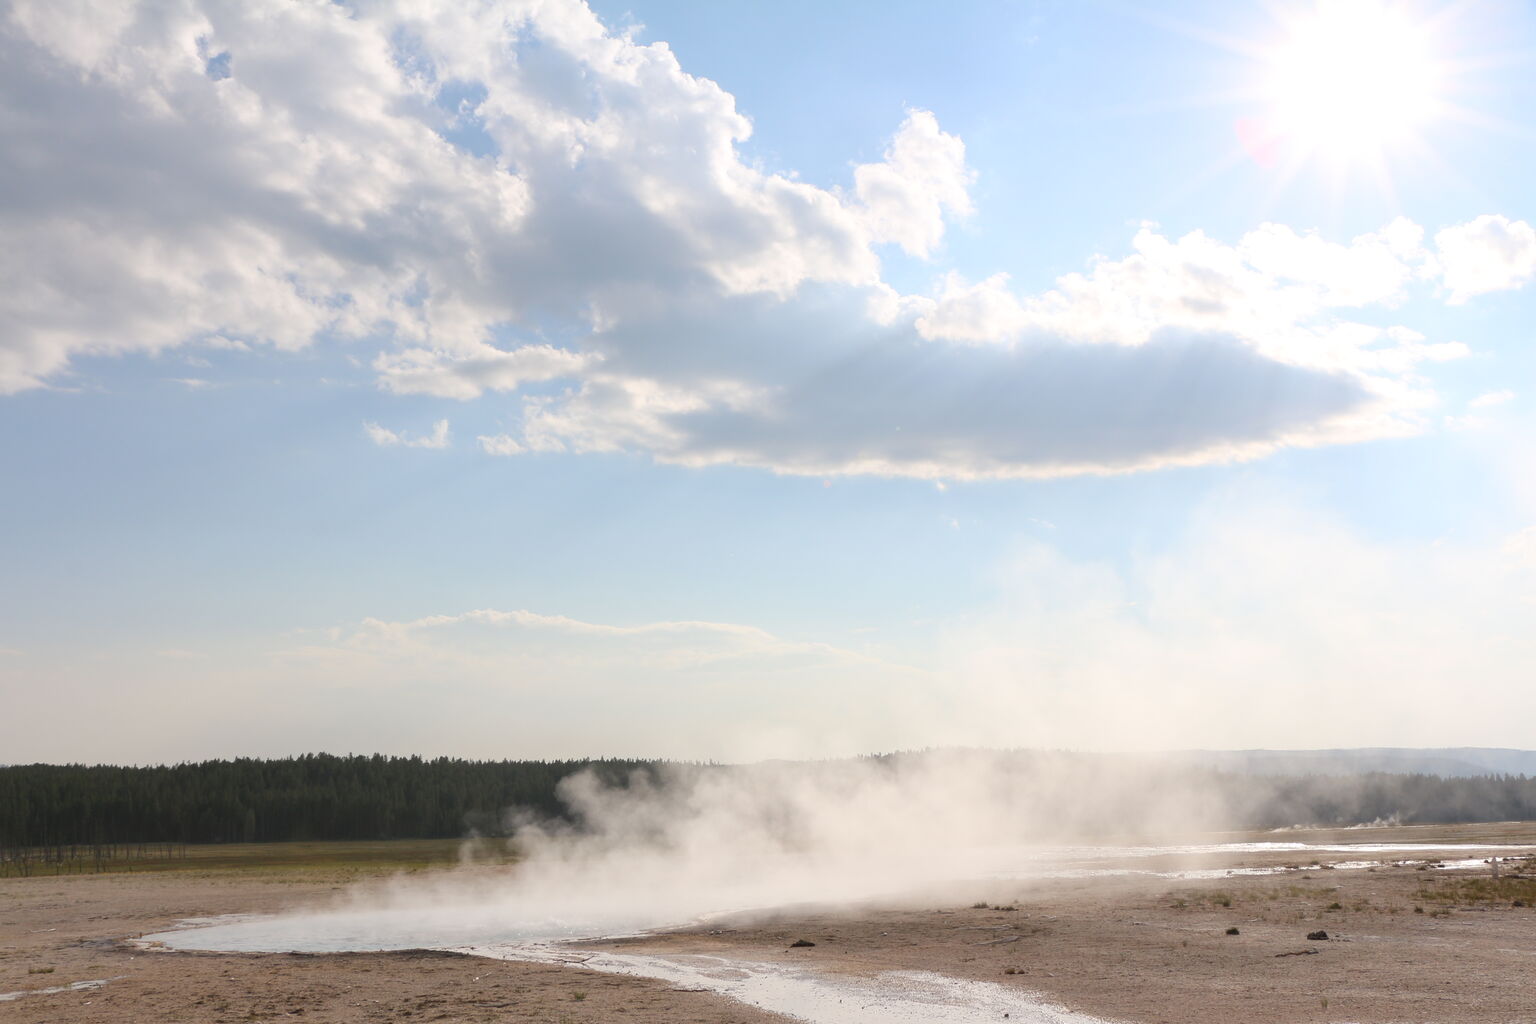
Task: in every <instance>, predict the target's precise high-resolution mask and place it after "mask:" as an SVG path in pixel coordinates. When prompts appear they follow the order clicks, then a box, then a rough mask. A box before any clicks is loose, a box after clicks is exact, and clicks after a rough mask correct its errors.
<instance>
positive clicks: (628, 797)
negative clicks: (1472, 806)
mask: <svg viewBox="0 0 1536 1024" xmlns="http://www.w3.org/2000/svg"><path fill="white" fill-rule="evenodd" d="M1210 778H1211V775H1210V774H1209V773H1192V772H1190V771H1188V770H1185V769H1180V768H1178V767H1176V766H1171V765H1162V764H1160V763H1158V762H1155V761H1153V760H1151V759H1149V758H1144V757H1137V758H1106V757H1087V756H1077V755H1068V754H1050V755H1042V754H1023V753H999V752H987V751H938V752H927V753H922V754H905V755H892V756H888V757H873V758H863V759H859V760H852V761H829V762H811V763H804V762H772V763H765V764H757V765H750V766H697V765H694V766H687V765H682V766H679V765H666V766H658V767H655V768H653V769H648V770H641V771H638V772H636V773H634V774H633V775H631V776H630V777H629V778H628V779H626V780H624V781H623V782H620V783H617V784H610V783H606V782H604V781H603V780H601V779H600V778H599V777H598V776H597V775H596V774H594V773H592V772H590V771H589V772H584V773H580V774H577V775H574V776H571V777H570V778H568V779H566V780H565V782H564V783H562V785H561V789H560V795H561V797H562V799H563V800H564V802H565V803H566V805H567V807H568V808H569V817H568V819H566V820H561V821H533V820H522V821H521V822H518V823H516V827H515V831H514V835H513V838H512V839H511V842H512V843H513V844H514V846H515V848H516V850H517V852H518V855H519V860H518V863H516V864H515V865H513V866H512V867H510V868H504V869H490V868H485V869H474V870H464V871H456V872H447V873H443V874H441V875H437V876H434V877H432V878H429V879H425V880H421V879H415V878H401V879H397V880H395V881H394V882H392V883H391V884H389V885H387V886H384V887H382V888H374V889H371V890H367V891H362V892H360V893H358V894H355V895H352V896H349V897H348V899H347V902H346V903H345V904H344V905H343V906H341V907H338V908H336V909H335V910H334V911H331V912H328V913H325V914H317V915H306V917H305V919H304V920H305V921H306V922H307V925H306V927H308V928H310V929H315V930H318V931H319V932H326V933H328V934H329V935H330V938H323V937H319V936H318V935H316V936H312V938H313V941H310V942H309V943H308V948H385V947H397V946H427V945H435V946H443V945H467V944H472V943H485V942H493V941H498V940H500V941H513V940H519V939H529V938H552V937H559V936H590V935H601V934H616V933H623V932H628V931H635V930H639V929H644V928H650V927H661V926H665V925H675V924H682V923H686V922H688V921H691V920H693V919H696V918H697V917H699V916H700V915H703V914H707V913H709V912H713V911H724V910H743V909H750V908H764V907H772V906H779V905H783V904H788V903H798V902H827V903H836V902H842V901H848V900H854V899H860V898H865V897H872V896H880V895H890V896H897V895H901V894H904V893H907V892H910V891H912V890H915V889H918V888H919V887H921V886H923V885H925V884H930V883H942V882H946V881H958V880H966V879H972V878H978V877H986V876H988V875H994V874H997V873H1007V874H1009V875H1012V876H1018V875H1019V874H1020V872H1021V871H1023V872H1027V869H1028V863H1029V856H1030V854H1029V850H1028V847H1029V846H1030V845H1032V844H1034V845H1038V844H1042V843H1053V842H1061V841H1065V840H1080V839H1084V838H1088V837H1094V838H1099V839H1108V840H1111V841H1114V842H1125V841H1134V840H1136V839H1138V838H1144V837H1148V836H1151V835H1167V834H1169V833H1171V832H1174V831H1182V830H1189V829H1195V828H1210V827H1213V826H1214V825H1216V824H1218V823H1219V822H1220V821H1221V820H1222V817H1223V815H1222V808H1221V804H1220V801H1219V800H1217V799H1215V798H1214V796H1213V792H1214V790H1210V789H1206V788H1204V787H1200V786H1198V785H1197V783H1196V780H1199V779H1205V780H1209V779H1210ZM512 814H513V815H514V817H516V815H517V814H518V812H516V811H515V810H514V811H513V812H512ZM258 944H259V943H258ZM208 945H209V947H210V948H217V947H216V944H215V943H214V942H213V941H210V942H209V943H208ZM272 945H274V946H283V947H284V948H289V947H291V946H292V943H291V942H278V941H277V940H276V939H274V940H273V942H272ZM242 948H252V946H251V945H250V944H249V943H248V942H247V943H246V944H245V945H243V946H242Z"/></svg>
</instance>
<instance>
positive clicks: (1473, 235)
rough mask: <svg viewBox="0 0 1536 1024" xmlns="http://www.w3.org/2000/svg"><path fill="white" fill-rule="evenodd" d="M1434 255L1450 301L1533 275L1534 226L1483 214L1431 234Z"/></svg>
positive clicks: (1535, 273)
mask: <svg viewBox="0 0 1536 1024" xmlns="http://www.w3.org/2000/svg"><path fill="white" fill-rule="evenodd" d="M1435 248H1436V250H1437V254H1436V259H1437V260H1438V262H1439V265H1440V271H1441V273H1442V275H1443V277H1444V281H1445V286H1446V288H1448V289H1450V296H1449V301H1450V302H1451V303H1452V304H1457V303H1462V302H1466V301H1467V300H1468V299H1469V298H1471V297H1472V296H1474V295H1482V294H1483V293H1485V292H1495V291H1504V290H1506V289H1510V288H1518V287H1520V286H1521V285H1523V284H1525V283H1527V282H1528V281H1530V280H1531V279H1532V278H1536V228H1532V227H1531V225H1530V224H1527V223H1526V222H1525V221H1523V220H1517V221H1511V220H1510V219H1509V218H1508V217H1503V216H1500V215H1498V214H1485V215H1484V216H1481V217H1478V218H1477V219H1475V220H1473V221H1470V222H1468V223H1466V224H1458V225H1456V226H1454V227H1449V228H1446V229H1445V230H1443V231H1440V232H1438V233H1436V235H1435Z"/></svg>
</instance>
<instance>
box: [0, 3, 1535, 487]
mask: <svg viewBox="0 0 1536 1024" xmlns="http://www.w3.org/2000/svg"><path fill="white" fill-rule="evenodd" d="M0 121H3V123H4V124H5V126H6V137H7V146H6V147H5V149H4V152H3V153H0V196H3V197H4V199H3V200H0V243H3V244H0V281H4V282H5V284H4V285H3V286H0V391H16V390H21V389H25V388H29V387H38V386H49V385H57V384H58V383H59V382H61V381H63V380H65V379H66V378H67V376H68V374H69V373H70V372H71V370H72V368H73V367H74V366H75V364H76V362H77V361H78V359H79V358H80V357H81V356H84V355H89V354H110V353H128V352H154V351H158V350H162V349H165V348H169V347H173V346H178V345H190V344H197V345H201V346H208V347H214V348H235V349H260V348H262V347H269V348H282V349H295V348H301V347H304V346H309V345H313V344H316V343H337V344H347V345H349V346H352V351H354V352H357V351H360V350H363V355H362V356H360V357H358V358H359V361H360V363H362V364H366V365H368V366H369V367H370V368H371V371H372V373H373V374H374V377H375V380H376V382H377V384H378V386H379V387H380V388H382V389H383V390H385V391H388V392H392V393H399V394H411V395H425V396H431V397H436V398H445V399H455V400H460V401H470V400H475V399H478V398H482V397H484V396H487V395H488V394H494V395H500V396H505V397H503V398H502V400H503V401H511V402H512V403H514V404H515V405H516V406H518V409H517V411H518V412H519V413H520V420H521V422H522V424H523V429H522V433H521V434H516V435H514V434H506V435H498V439H497V440H496V441H495V442H494V443H488V442H487V441H485V440H482V441H481V446H482V448H484V449H485V450H486V451H488V452H490V453H492V454H504V453H507V452H512V451H515V450H517V449H535V450H546V451H569V452H587V451H627V452H638V453H644V454H648V455H650V456H653V457H655V458H658V459H661V460H665V461H670V462H676V463H681V464H685V465H710V464H716V463H732V464H738V465H749V466H761V467H765V468H768V469H771V470H773V471H775V472H783V473H815V474H818V475H832V474H840V473H879V474H888V475H907V476H918V477H935V478H936V477H938V476H940V475H942V476H945V477H949V478H953V479H961V478H966V477H983V476H992V477H1019V476H1051V475H1060V474H1066V473H1105V472H1122V471H1129V470H1139V469H1149V468H1156V467H1160V466H1170V465H1190V464H1199V463H1208V462H1213V461H1229V460H1233V459H1245V458H1254V457H1258V456H1261V455H1263V454H1265V453H1267V452H1271V451H1274V450H1275V449H1276V448H1279V447H1283V446H1287V445H1311V444H1329V443H1343V442H1349V441H1355V440H1360V439H1363V438H1372V437H1381V436H1388V435H1394V434H1402V433H1406V432H1411V431H1413V430H1416V429H1421V427H1422V425H1423V423H1425V422H1426V419H1425V414H1424V410H1425V409H1426V408H1427V407H1429V406H1430V405H1432V404H1433V403H1434V400H1435V396H1434V395H1433V392H1432V391H1431V389H1430V386H1429V383H1428V381H1426V380H1425V379H1423V377H1422V376H1420V375H1419V372H1418V371H1419V369H1420V368H1421V367H1422V365H1423V364H1425V363H1426V362H1430V361H1433V360H1437V359H1444V358H1452V357H1455V356H1457V355H1459V354H1461V353H1463V352H1464V351H1465V349H1464V348H1462V347H1461V346H1459V345H1456V344H1454V343H1450V342H1445V341H1442V340H1439V339H1430V338H1425V337H1423V336H1422V335H1420V334H1418V333H1416V332H1415V331H1413V330H1412V329H1411V328H1410V327H1408V326H1406V325H1397V326H1382V325H1380V324H1378V323H1375V322H1374V321H1372V320H1371V318H1369V317H1365V316H1363V315H1362V316H1361V317H1360V318H1359V319H1358V320H1357V319H1352V318H1351V317H1352V316H1353V314H1352V313H1349V312H1348V311H1351V310H1357V309H1361V308H1364V307H1372V306H1375V307H1384V308H1390V307H1392V306H1393V305H1395V304H1396V303H1398V302H1399V301H1400V300H1401V299H1402V298H1403V296H1404V295H1405V294H1406V293H1408V291H1409V290H1411V288H1412V287H1413V286H1414V284H1415V282H1418V281H1421V280H1428V279H1430V278H1432V277H1433V276H1434V275H1435V274H1437V273H1443V275H1444V280H1445V283H1446V286H1447V287H1448V288H1449V289H1450V291H1451V294H1452V295H1453V297H1455V298H1456V299H1457V300H1458V301H1459V300H1460V298H1464V297H1465V296H1466V295H1470V294H1475V293H1476V292H1477V291H1479V290H1488V289H1489V288H1491V287H1509V286H1512V285H1513V284H1514V283H1518V281H1519V280H1522V279H1523V277H1522V275H1524V276H1527V277H1528V276H1529V268H1528V267H1527V266H1526V263H1528V262H1529V261H1528V260H1527V259H1526V249H1527V248H1528V247H1526V248H1522V247H1523V246H1526V243H1525V242H1524V241H1522V239H1523V238H1525V237H1526V235H1528V233H1529V231H1530V228H1529V226H1528V225H1524V224H1523V223H1519V222H1517V223H1511V222H1509V221H1507V220H1505V219H1503V218H1496V217H1490V218H1480V219H1479V220H1478V221H1474V222H1473V223H1472V224H1471V225H1464V226H1462V227H1461V228H1452V229H1447V230H1446V231H1442V232H1441V233H1440V234H1439V235H1437V236H1436V247H1437V248H1436V252H1435V253H1434V254H1430V253H1428V252H1427V251H1426V250H1425V248H1424V245H1423V239H1422V231H1421V229H1420V228H1418V227H1417V226H1416V225H1413V224H1411V223H1409V222H1407V221H1402V220H1399V221H1395V222H1393V223H1392V224H1389V225H1387V226H1386V227H1384V228H1383V229H1382V230H1381V231H1378V232H1374V233H1372V234H1368V235H1363V236H1360V237H1358V238H1356V239H1353V240H1352V241H1350V242H1348V243H1339V242H1334V241H1330V240H1327V239H1323V238H1321V237H1320V236H1317V235H1315V234H1310V233H1298V232H1296V231H1294V230H1293V229H1291V228H1288V227H1284V226H1281V225H1264V226H1262V227H1261V228H1259V229H1256V230H1255V231H1253V232H1250V233H1249V234H1248V235H1245V236H1244V237H1243V238H1242V239H1241V240H1240V241H1239V242H1237V243H1236V244H1226V243H1223V242H1220V241H1217V240H1215V239H1212V238H1210V237H1208V236H1206V235H1204V234H1201V233H1199V232H1195V233H1191V234H1188V235H1185V236H1183V237H1181V238H1178V239H1170V238H1167V237H1164V236H1162V235H1161V234H1159V233H1158V232H1156V231H1155V230H1153V229H1151V228H1146V229H1144V230H1142V231H1141V232H1139V233H1137V235H1136V237H1135V239H1134V240H1133V242H1132V249H1133V252H1132V253H1131V254H1130V255H1128V256H1126V257H1124V258H1122V259H1100V260H1098V261H1096V262H1095V263H1094V264H1093V265H1092V266H1091V267H1090V268H1089V269H1088V270H1087V271H1085V272H1082V273H1078V274H1071V275H1067V276H1065V277H1063V278H1061V279H1060V280H1059V281H1057V282H1056V283H1055V285H1054V286H1053V287H1051V288H1048V289H1046V290H1044V291H1042V292H1038V293H1035V294H1029V293H1026V292H1017V291H1015V290H1014V288H1013V286H1012V285H1011V283H1010V282H1009V280H1008V278H1007V277H1006V276H1005V275H1001V274H998V275H993V276H988V277H985V278H983V279H982V280H981V281H980V283H976V284H972V283H968V282H966V281H965V280H963V279H961V278H959V277H957V276H954V275H947V276H945V277H943V278H942V282H941V284H940V286H939V288H938V289H937V291H936V292H935V294H932V295H921V294H918V295H903V294H900V293H898V292H897V291H895V290H894V289H893V288H891V287H890V286H889V285H888V284H886V283H885V282H884V281H883V280H882V276H881V257H882V255H889V256H892V257H894V256H896V253H895V252H893V251H892V250H891V248H890V247H895V248H896V249H899V250H901V251H902V252H904V253H906V254H908V255H910V256H914V257H919V258H924V257H931V256H932V255H933V254H934V253H935V252H937V251H939V249H940V247H941V245H942V243H943V238H944V233H945V230H946V226H947V224H948V222H949V221H950V220H951V219H952V218H955V217H963V216H965V215H967V214H968V213H970V212H971V210H972V203H971V199H970V196H969V187H970V184H971V182H972V180H973V177H974V175H973V172H972V170H971V169H970V168H969V167H968V165H967V163H966V154H965V147H964V144H963V142H962V141H961V140H960V139H959V138H957V137H956V136H954V135H951V134H948V133H946V132H944V131H943V129H942V127H941V126H940V122H939V119H938V117H936V116H935V115H934V114H933V113H931V112H928V111H924V110H910V111H908V112H907V113H906V114H905V116H904V118H903V119H902V120H901V121H900V123H899V124H898V125H897V126H896V127H895V130H894V132H893V134H892V136H891V139H890V141H889V143H888V145H887V147H886V149H885V152H884V153H883V155H882V158H881V159H880V160H878V161H875V162H872V163H868V164H863V165H860V166H857V167H854V168H853V169H852V170H851V178H850V180H848V181H844V182H827V183H823V184H819V185H818V184H811V183H808V182H804V181H801V180H799V179H798V178H797V177H796V176H795V175H794V174H792V173H790V172H787V171H786V172H784V173H777V172H775V171H773V170H771V169H765V168H763V167H760V166H758V165H756V164H754V163H751V162H748V161H745V160H743V159H742V158H741V155H740V152H739V149H738V147H739V145H740V144H741V143H742V142H743V141H744V140H746V139H747V138H748V137H749V135H750V132H751V125H750V123H749V121H748V120H747V119H746V117H745V116H743V114H742V113H741V112H739V111H738V110H737V109H736V105H735V101H734V99H733V97H732V96H731V95H730V94H729V93H728V92H726V91H725V90H724V89H722V88H721V87H720V86H719V85H717V84H716V83H714V82H711V81H709V80H706V79H702V78H697V77H695V76H693V75H690V74H688V73H687V71H686V70H685V69H684V68H682V67H681V66H680V65H679V63H678V61H677V59H676V57H675V56H674V55H673V53H672V52H671V50H670V49H669V48H668V47H667V46H666V45H665V44H662V43H657V44H651V45H644V44H641V43H639V42H637V41H635V39H634V38H633V37H631V36H629V35H624V34H615V33H613V32H610V31H609V30H608V29H607V28H606V27H605V26H604V25H603V24H602V23H601V22H600V21H599V20H598V18H597V17H596V16H595V15H594V14H593V13H592V11H591V10H590V9H588V8H587V7H586V6H585V5H584V4H582V3H580V2H579V0H550V2H533V0H471V2H449V0H370V2H366V3H358V4H353V5H349V6H348V5H334V4H333V5H319V6H314V5H294V4H287V3H278V2H276V0H256V2H252V3H248V4H235V5H227V4H222V3H215V2H213V0H186V2H182V3H171V2H169V0H146V2H143V3H138V4H120V5H111V9H110V10H109V11H106V12H101V11H91V10H87V9H86V8H84V7H73V6H61V5H57V4H48V3H42V2H39V0H17V2H16V3H14V4H12V5H11V11H10V17H9V18H8V19H6V20H5V21H4V22H3V24H0ZM1458 232H1459V233H1458ZM1522 232H1525V233H1526V234H1522ZM1495 250H1497V252H1499V253H1503V254H1504V255H1502V256H1500V257H1498V258H1497V259H1495V258H1494V257H1492V256H1489V255H1487V253H1488V252H1492V251H1495ZM1469 253H1472V254H1473V255H1468V254H1469ZM1477 253H1481V254H1482V255H1476V254H1477ZM1500 261H1502V262H1500ZM1522 261H1525V262H1522ZM1501 268H1502V269H1501ZM1522 268H1525V269H1522ZM1500 282H1502V283H1500ZM381 429H382V428H381ZM385 433H388V432H387V431H385ZM374 436H375V437H376V439H377V438H378V437H382V436H383V435H382V434H379V435H374ZM381 443H392V442H389V441H382V442H381ZM393 443H407V442H401V441H397V442H393Z"/></svg>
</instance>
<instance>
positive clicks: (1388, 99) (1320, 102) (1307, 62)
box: [1262, 0, 1443, 164]
mask: <svg viewBox="0 0 1536 1024" xmlns="http://www.w3.org/2000/svg"><path fill="white" fill-rule="evenodd" d="M1281 29H1282V38H1281V39H1280V40H1279V41H1277V42H1276V43H1275V44H1274V45H1273V46H1272V47H1270V48H1269V49H1268V50H1267V52H1266V53H1265V55H1264V56H1265V60H1264V65H1265V69H1264V70H1265V75H1264V82H1263V87H1262V93H1263V96H1264V98H1265V100H1266V106H1267V115H1266V117H1265V118H1264V124H1265V132H1266V134H1267V135H1268V136H1269V138H1268V139H1267V140H1266V141H1267V143H1268V144H1270V145H1274V146H1276V147H1278V148H1279V149H1280V150H1281V151H1282V152H1285V153H1287V154H1288V155H1289V156H1290V158H1291V159H1293V160H1295V159H1299V158H1318V159H1322V160H1324V161H1327V162H1331V163H1342V164H1349V163H1355V162H1359V161H1361V160H1377V159H1380V158H1381V157H1383V156H1384V154H1385V153H1386V152H1387V151H1389V150H1393V149H1396V148H1401V147H1404V146H1405V145H1408V144H1411V143H1415V142H1416V141H1417V140H1418V139H1419V138H1420V135H1421V133H1422V132H1423V130H1424V129H1425V128H1426V127H1427V126H1428V125H1429V123H1430V122H1431V121H1433V120H1434V119H1435V118H1436V117H1437V116H1438V115H1439V113H1440V110H1441V105H1442V97H1441V87H1442V84H1443V70H1442V66H1441V62H1440V61H1439V60H1438V58H1437V56H1436V54H1435V52H1434V45H1433V43H1434V41H1433V39H1432V34H1433V32H1432V26H1431V24H1430V23H1429V22H1427V21H1424V20H1420V19H1415V17H1414V16H1413V14H1412V13H1411V12H1410V11H1409V10H1408V9H1406V8H1404V7H1402V6H1400V5H1393V4H1390V3H1387V2H1382V0H1320V2H1318V3H1317V4H1316V5H1315V6H1313V7H1310V8H1308V9H1306V10H1304V11H1299V12H1296V13H1295V14H1294V15H1293V16H1291V17H1287V18H1285V19H1284V20H1283V22H1282V25H1281Z"/></svg>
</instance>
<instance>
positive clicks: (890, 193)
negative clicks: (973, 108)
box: [853, 110, 974, 256]
mask: <svg viewBox="0 0 1536 1024" xmlns="http://www.w3.org/2000/svg"><path fill="white" fill-rule="evenodd" d="M973 177H974V175H973V174H972V173H971V171H970V169H969V168H968V167H966V164H965V144H964V143H963V142H961V141H960V140H959V139H958V138H956V137H955V136H953V135H946V134H945V133H944V132H943V131H942V130H940V128H939V121H938V118H936V117H934V116H933V114H931V113H929V112H928V111H926V110H917V111H913V112H912V113H911V114H909V115H908V116H907V119H906V121H905V122H903V123H902V126H901V128H900V129H899V130H898V131H897V132H896V137H895V138H894V139H892V140H891V145H890V148H889V149H887V150H886V152H885V159H884V160H883V161H882V162H880V163H873V164H862V165H860V166H859V167H858V168H856V169H855V170H854V172H853V180H854V192H855V193H856V194H857V195H858V199H859V202H860V204H861V205H862V206H863V213H864V220H865V222H866V223H867V224H868V226H869V230H870V234H871V236H872V238H873V239H874V240H875V241H879V242H895V243H896V244H897V245H899V246H901V247H902V248H903V249H904V250H906V251H907V252H909V253H911V254H912V255H914V256H927V255H928V254H929V253H930V252H931V251H932V250H933V248H934V247H935V246H936V245H938V243H939V240H940V239H941V238H942V237H943V236H944V222H945V217H946V215H951V214H958V215H964V214H968V213H970V212H971V197H970V191H969V189H970V184H971V181H972V179H973Z"/></svg>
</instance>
